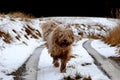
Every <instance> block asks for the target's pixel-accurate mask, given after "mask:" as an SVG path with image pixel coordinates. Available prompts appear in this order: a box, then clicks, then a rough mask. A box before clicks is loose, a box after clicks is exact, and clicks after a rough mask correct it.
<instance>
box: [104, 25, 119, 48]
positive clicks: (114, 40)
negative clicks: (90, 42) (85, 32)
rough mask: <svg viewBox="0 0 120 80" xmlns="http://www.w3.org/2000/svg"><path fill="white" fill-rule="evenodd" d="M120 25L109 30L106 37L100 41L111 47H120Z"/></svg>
mask: <svg viewBox="0 0 120 80" xmlns="http://www.w3.org/2000/svg"><path fill="white" fill-rule="evenodd" d="M119 34H120V25H119V26H117V27H115V28H114V29H113V30H111V31H110V32H109V33H108V35H106V36H105V37H104V38H103V39H102V41H104V42H105V43H107V44H109V45H111V46H118V45H120V35H119Z"/></svg>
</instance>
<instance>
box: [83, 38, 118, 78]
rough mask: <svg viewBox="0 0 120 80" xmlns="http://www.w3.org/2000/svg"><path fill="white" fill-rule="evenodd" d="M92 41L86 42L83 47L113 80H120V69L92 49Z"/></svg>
mask: <svg viewBox="0 0 120 80" xmlns="http://www.w3.org/2000/svg"><path fill="white" fill-rule="evenodd" d="M91 41H92V40H88V41H86V42H85V43H84V44H83V46H84V48H85V49H86V50H87V51H88V53H89V54H90V55H91V56H92V57H93V58H94V59H95V60H96V61H97V63H98V66H99V67H100V68H101V69H102V70H103V71H104V73H106V74H107V75H108V76H109V77H110V78H111V79H112V80H119V79H120V75H119V74H120V67H119V66H118V65H117V63H115V62H114V61H112V60H110V59H108V58H105V57H104V56H101V55H100V54H99V53H98V52H97V51H96V50H95V49H94V48H92V47H91Z"/></svg>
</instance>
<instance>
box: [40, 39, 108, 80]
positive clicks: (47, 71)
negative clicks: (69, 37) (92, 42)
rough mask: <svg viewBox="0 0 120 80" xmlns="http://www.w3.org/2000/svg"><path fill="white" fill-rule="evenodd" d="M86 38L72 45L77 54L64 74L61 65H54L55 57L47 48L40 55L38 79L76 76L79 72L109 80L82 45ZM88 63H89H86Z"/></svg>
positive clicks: (94, 78) (85, 75) (46, 79)
mask: <svg viewBox="0 0 120 80" xmlns="http://www.w3.org/2000/svg"><path fill="white" fill-rule="evenodd" d="M86 40H87V39H83V40H81V41H79V42H78V43H77V44H76V45H75V46H73V47H72V48H73V49H72V53H73V54H74V55H77V56H76V58H72V59H71V60H70V61H69V62H68V63H67V70H66V73H63V74H62V73H60V67H59V68H55V67H54V66H53V64H52V61H53V59H52V58H51V57H50V54H49V53H48V50H47V49H46V48H45V49H44V50H43V51H42V53H41V56H40V61H39V67H38V68H39V74H38V75H39V76H38V80H48V79H49V80H62V79H63V78H64V77H67V76H69V75H70V76H71V77H75V74H77V73H78V74H80V75H81V76H83V77H89V76H91V78H92V80H109V78H108V77H106V76H105V75H104V74H103V73H102V72H101V71H100V70H99V69H98V68H97V66H96V65H95V64H94V60H93V59H92V57H91V56H90V55H89V54H88V53H87V51H86V50H85V49H84V48H83V47H82V44H83V43H84V42H85V41H86ZM86 63H88V65H85V64H86ZM83 65H85V66H83Z"/></svg>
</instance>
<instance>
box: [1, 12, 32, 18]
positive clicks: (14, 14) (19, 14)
mask: <svg viewBox="0 0 120 80" xmlns="http://www.w3.org/2000/svg"><path fill="white" fill-rule="evenodd" d="M5 15H8V16H9V17H12V18H34V16H33V15H31V14H27V13H24V12H20V11H16V12H9V13H7V14H5V13H0V16H1V17H5Z"/></svg>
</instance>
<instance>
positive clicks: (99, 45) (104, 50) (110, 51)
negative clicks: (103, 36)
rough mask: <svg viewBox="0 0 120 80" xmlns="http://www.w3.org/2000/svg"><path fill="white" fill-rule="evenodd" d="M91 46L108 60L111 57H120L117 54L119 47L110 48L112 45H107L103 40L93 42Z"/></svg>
mask: <svg viewBox="0 0 120 80" xmlns="http://www.w3.org/2000/svg"><path fill="white" fill-rule="evenodd" d="M91 46H92V47H93V48H94V49H96V50H97V51H98V52H99V53H101V55H102V56H104V57H106V58H108V57H111V56H116V57H118V56H120V55H119V53H117V51H116V50H117V47H110V45H107V44H105V43H104V42H102V41H101V40H94V41H92V43H91Z"/></svg>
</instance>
